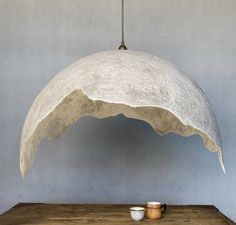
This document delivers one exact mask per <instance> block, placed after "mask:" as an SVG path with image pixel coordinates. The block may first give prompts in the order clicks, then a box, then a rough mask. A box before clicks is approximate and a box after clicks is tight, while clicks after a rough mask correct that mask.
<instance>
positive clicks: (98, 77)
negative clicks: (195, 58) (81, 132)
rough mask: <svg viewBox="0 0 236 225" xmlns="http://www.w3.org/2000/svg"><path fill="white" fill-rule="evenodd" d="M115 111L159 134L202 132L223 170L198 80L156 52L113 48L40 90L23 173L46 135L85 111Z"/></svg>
mask: <svg viewBox="0 0 236 225" xmlns="http://www.w3.org/2000/svg"><path fill="white" fill-rule="evenodd" d="M117 114H123V115H125V116H126V117H129V118H135V119H138V120H143V121H145V122H147V123H149V124H150V125H151V126H152V127H153V129H154V130H155V131H156V132H157V133H159V134H161V135H163V134H167V133H170V132H174V133H176V134H179V135H182V136H185V137H187V136H190V135H194V134H198V135H200V136H201V137H202V139H203V141H204V144H205V146H206V148H208V149H209V150H210V151H212V152H214V151H217V152H218V156H219V161H220V163H221V166H222V169H223V171H224V165H223V159H222V150H221V141H220V135H219V130H218V126H217V121H216V118H215V115H214V112H213V110H212V108H211V105H210V104H209V101H208V99H207V97H206V95H205V94H204V93H203V91H202V90H201V88H200V87H199V86H198V85H197V83H196V82H194V81H193V80H192V79H191V78H190V77H189V76H188V75H187V74H186V73H184V72H182V71H181V70H178V68H177V67H176V66H174V65H173V64H171V63H169V62H167V61H165V60H163V59H160V58H157V57H156V56H153V55H150V54H146V53H143V52H137V51H131V50H127V51H125V50H113V51H106V52H100V53H96V54H93V55H90V56H88V57H85V58H82V59H81V60H79V61H77V62H76V63H74V64H72V65H71V66H69V67H68V68H66V69H64V70H63V71H62V72H60V73H59V74H58V75H57V76H56V77H55V78H54V79H52V80H51V81H50V82H49V83H48V84H47V86H46V87H45V88H44V89H43V90H42V91H41V93H40V94H39V95H38V96H37V98H36V99H35V101H34V103H33V105H32V107H31V109H30V111H29V113H28V116H27V118H26V121H25V124H24V127H23V130H22V138H21V150H20V169H21V173H22V175H23V176H25V175H26V174H27V171H28V170H29V168H30V167H31V164H32V161H33V159H34V157H35V153H36V150H37V145H38V144H39V142H40V140H41V139H42V138H44V137H49V138H53V137H57V136H60V135H61V134H62V133H63V132H64V130H65V129H66V128H67V127H69V126H71V125H72V124H74V123H75V122H76V121H78V120H79V118H80V117H82V116H94V117H97V118H105V117H110V116H115V115H117ZM157 148H158V147H157ZM157 150H158V149H157Z"/></svg>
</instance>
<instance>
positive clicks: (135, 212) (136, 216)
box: [130, 207, 145, 221]
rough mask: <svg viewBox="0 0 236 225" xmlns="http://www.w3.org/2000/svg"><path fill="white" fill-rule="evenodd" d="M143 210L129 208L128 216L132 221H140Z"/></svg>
mask: <svg viewBox="0 0 236 225" xmlns="http://www.w3.org/2000/svg"><path fill="white" fill-rule="evenodd" d="M144 214H145V208H143V207H132V208H130V216H131V218H132V219H133V220H134V221H141V220H143V218H144Z"/></svg>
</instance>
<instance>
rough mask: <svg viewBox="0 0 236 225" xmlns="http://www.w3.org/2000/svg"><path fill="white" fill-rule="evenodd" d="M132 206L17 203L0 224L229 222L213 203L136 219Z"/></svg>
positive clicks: (181, 224) (204, 224) (197, 224)
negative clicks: (132, 213) (150, 218)
mask: <svg viewBox="0 0 236 225" xmlns="http://www.w3.org/2000/svg"><path fill="white" fill-rule="evenodd" d="M130 207H131V206H130V205H72V204H29V203H28V204H27V203H26V204H24V203H21V204H18V205H16V206H15V207H13V208H12V209H11V210H9V211H7V212H6V213H4V214H2V215H1V216H0V225H16V224H17V225H65V224H66V225H69V224H70V225H74V224H78V225H82V224H83V225H89V224H97V225H108V224H111V225H126V224H136V225H137V224H140V225H147V224H148V225H156V224H157V225H229V224H231V225H232V224H235V223H234V222H233V221H231V220H229V219H228V218H227V217H225V216H224V215H223V214H221V213H220V212H219V210H218V209H217V208H215V207H214V206H168V205H167V211H166V213H165V214H164V215H163V218H162V219H161V220H148V219H145V220H143V221H141V222H133V221H132V220H131V219H130V215H129V208H130Z"/></svg>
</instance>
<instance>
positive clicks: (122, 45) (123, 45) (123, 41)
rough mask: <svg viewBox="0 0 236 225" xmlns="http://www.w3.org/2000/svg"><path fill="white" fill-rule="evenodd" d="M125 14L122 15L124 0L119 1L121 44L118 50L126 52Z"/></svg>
mask: <svg viewBox="0 0 236 225" xmlns="http://www.w3.org/2000/svg"><path fill="white" fill-rule="evenodd" d="M124 24H125V13H124V0H121V43H120V47H119V50H127V47H126V46H125V25H124Z"/></svg>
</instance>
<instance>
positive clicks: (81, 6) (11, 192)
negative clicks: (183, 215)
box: [0, 0, 236, 220]
mask: <svg viewBox="0 0 236 225" xmlns="http://www.w3.org/2000/svg"><path fill="white" fill-rule="evenodd" d="M126 12H127V15H126V41H127V46H128V47H129V49H135V50H141V51H145V52H149V53H153V54H155V55H157V56H159V57H162V58H165V59H167V60H169V61H171V62H173V63H174V64H176V65H177V66H178V67H179V68H181V69H183V70H184V71H186V72H187V73H189V74H190V75H191V76H192V77H193V78H194V79H195V80H196V81H197V82H198V83H199V85H200V86H201V87H202V89H203V90H204V91H205V93H206V94H207V95H208V97H209V99H210V101H211V103H212V105H213V108H214V110H215V113H216V116H217V119H218V122H219V127H220V129H221V134H222V140H223V148H224V158H225V164H226V170H227V174H226V175H224V174H223V173H222V171H221V169H220V165H219V163H218V161H217V154H214V153H210V152H208V151H207V150H206V149H205V148H204V146H203V144H202V141H201V139H200V138H199V137H197V136H193V137H190V138H182V137H179V136H177V135H174V134H170V135H167V136H163V137H160V136H158V135H157V134H156V133H155V132H154V131H153V130H152V129H151V127H150V126H149V125H147V124H146V123H144V122H141V121H136V120H130V119H126V118H124V117H123V116H118V117H115V118H107V119H102V120H98V119H95V118H89V117H86V118H83V119H81V120H80V121H79V122H78V123H77V124H75V125H74V126H73V127H71V128H69V129H68V130H67V131H66V133H65V134H64V135H63V136H62V137H61V138H60V139H56V140H53V141H48V140H45V141H43V142H42V143H41V144H40V147H39V151H38V154H37V157H36V160H35V163H34V165H33V168H32V170H31V171H30V173H29V175H28V176H27V177H26V179H25V180H23V179H22V177H21V175H20V171H19V163H18V161H19V141H20V133H21V128H22V125H23V122H24V119H25V117H26V113H27V111H28V110H29V108H30V106H31V104H32V102H33V99H34V98H35V97H36V95H37V93H38V92H39V91H40V90H41V88H43V87H44V85H45V84H46V83H47V82H48V81H49V80H50V79H51V78H53V76H54V75H55V74H56V73H57V72H59V71H60V70H62V69H63V68H64V67H65V66H67V65H69V64H71V63H72V62H74V61H76V60H77V59H79V58H81V57H83V56H86V55H89V54H91V53H94V52H98V51H102V50H107V49H116V48H117V47H118V45H119V37H120V1H119V0H99V1H95V0H90V1H87V0H40V1H36V0H21V1H18V0H1V1H0V78H1V81H0V212H4V211H5V210H7V209H8V208H10V207H12V206H13V205H14V204H16V203H18V202H27V201H28V202H74V203H85V202H86V203H145V202H147V201H149V200H159V201H163V202H166V203H169V204H214V205H216V206H217V207H218V208H219V209H220V210H221V211H222V212H223V213H225V214H226V215H228V216H229V217H231V218H233V219H234V220H236V211H235V209H236V192H235V190H236V189H235V186H236V173H235V172H236V164H235V159H236V151H235V145H236V138H235V136H236V131H235V125H236V105H235V99H236V66H235V63H236V30H235V25H236V13H235V12H236V1H234V0H228V1H225V0H178V1H173V0H146V1H143V0H129V1H128V0H127V1H126Z"/></svg>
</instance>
